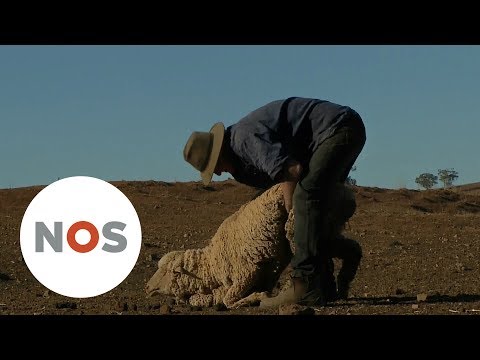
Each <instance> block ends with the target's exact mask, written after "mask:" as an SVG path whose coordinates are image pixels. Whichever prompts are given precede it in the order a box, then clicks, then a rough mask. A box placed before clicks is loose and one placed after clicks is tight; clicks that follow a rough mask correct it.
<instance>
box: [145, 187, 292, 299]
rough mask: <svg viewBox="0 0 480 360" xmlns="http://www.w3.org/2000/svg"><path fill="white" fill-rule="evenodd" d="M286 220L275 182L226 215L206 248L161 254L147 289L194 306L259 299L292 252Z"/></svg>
mask: <svg viewBox="0 0 480 360" xmlns="http://www.w3.org/2000/svg"><path fill="white" fill-rule="evenodd" d="M286 220H287V212H286V210H285V206H284V200H283V193H282V190H281V188H280V186H279V185H275V186H273V187H272V188H270V189H269V190H267V191H265V192H264V193H263V194H262V195H260V196H259V197H257V198H256V199H254V200H252V201H250V202H249V203H247V204H245V205H243V206H242V207H241V208H240V209H239V210H238V211H237V212H235V213H234V214H232V215H231V216H229V217H228V218H227V219H225V220H224V221H223V223H222V224H221V225H220V227H219V228H218V230H217V232H216V233H215V235H214V236H213V238H212V240H211V242H210V243H209V244H208V245H207V246H206V247H205V248H203V249H192V250H185V251H172V252H170V253H168V254H166V255H165V256H163V257H162V258H161V259H160V261H159V262H158V270H157V272H156V273H155V274H154V275H153V277H152V278H151V279H150V280H149V281H148V283H147V286H146V291H147V293H148V294H153V293H155V292H159V293H161V294H164V295H171V296H175V297H176V298H177V299H181V300H184V301H186V302H188V303H189V304H191V305H195V306H212V305H215V304H219V303H224V304H225V305H226V306H227V307H228V308H236V307H239V306H244V305H249V304H251V303H252V302H257V301H259V300H261V299H262V298H263V297H265V296H266V293H265V291H269V290H271V289H272V288H273V286H274V285H275V283H276V282H277V280H278V278H279V276H280V273H281V271H282V270H283V269H284V268H285V267H286V265H287V264H288V263H289V261H290V258H291V255H292V254H291V251H290V247H289V245H288V241H287V240H286V238H285V223H286Z"/></svg>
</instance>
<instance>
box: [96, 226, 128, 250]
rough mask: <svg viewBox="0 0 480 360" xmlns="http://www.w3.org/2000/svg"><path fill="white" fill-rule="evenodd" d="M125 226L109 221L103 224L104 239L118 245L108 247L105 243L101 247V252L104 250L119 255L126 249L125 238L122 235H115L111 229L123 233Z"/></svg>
mask: <svg viewBox="0 0 480 360" xmlns="http://www.w3.org/2000/svg"><path fill="white" fill-rule="evenodd" d="M126 226H127V224H124V223H122V222H120V221H110V222H108V223H106V224H105V226H104V227H103V229H102V234H103V236H104V237H105V238H106V239H109V240H112V241H116V242H117V243H118V245H110V244H107V243H105V244H104V245H103V247H102V250H105V251H107V252H110V253H119V252H122V251H123V250H125V249H126V247H127V238H126V237H125V236H123V235H122V234H117V233H114V232H112V229H119V230H120V231H123V229H125V227H126Z"/></svg>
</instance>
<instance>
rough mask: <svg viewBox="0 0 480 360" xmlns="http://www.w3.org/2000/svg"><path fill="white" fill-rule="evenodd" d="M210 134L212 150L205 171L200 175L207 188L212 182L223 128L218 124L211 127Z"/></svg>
mask: <svg viewBox="0 0 480 360" xmlns="http://www.w3.org/2000/svg"><path fill="white" fill-rule="evenodd" d="M210 133H211V134H212V135H213V143H212V150H211V151H210V157H209V158H208V163H207V166H206V167H205V169H204V170H203V171H202V172H201V173H200V174H201V176H202V181H203V185H205V186H207V185H208V184H210V182H211V181H212V177H213V172H214V171H215V167H216V166H217V161H218V157H219V155H220V151H221V150H222V144H223V136H224V134H225V126H224V125H223V123H221V122H219V123H216V124H215V125H213V126H212V128H211V129H210Z"/></svg>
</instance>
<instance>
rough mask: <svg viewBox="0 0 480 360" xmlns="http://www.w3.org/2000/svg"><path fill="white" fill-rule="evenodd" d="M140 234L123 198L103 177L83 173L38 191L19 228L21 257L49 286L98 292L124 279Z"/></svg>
mask: <svg viewBox="0 0 480 360" xmlns="http://www.w3.org/2000/svg"><path fill="white" fill-rule="evenodd" d="M87 220H88V221H87ZM141 239H142V231H141V226H140V220H139V219H138V215H137V213H136V211H135V208H134V207H133V205H132V203H131V202H130V201H129V200H128V198H127V197H126V196H125V195H124V194H123V193H122V192H121V191H120V190H119V189H117V188H116V187H115V186H113V185H111V184H109V183H108V182H105V181H103V180H100V179H96V178H92V177H86V176H75V177H70V178H66V179H62V180H59V181H56V182H54V183H52V184H50V185H49V186H47V187H46V188H44V189H43V190H42V191H40V192H39V193H38V194H37V196H35V198H34V199H33V200H32V202H31V203H30V204H29V206H28V208H27V210H26V211H25V215H24V217H23V220H22V225H21V228H20V246H21V250H22V254H23V258H24V259H25V263H26V264H27V266H28V268H29V269H30V271H31V272H32V274H33V276H35V278H36V279H37V280H38V281H39V282H41V283H42V284H43V285H44V286H46V287H47V288H49V289H50V290H52V291H55V292H57V293H59V294H61V295H65V296H70V297H77V298H84V297H91V296H97V295H100V294H103V293H105V292H107V291H110V290H112V289H113V288H115V287H116V286H117V285H119V284H120V283H121V282H122V281H123V280H125V278H126V277H127V276H128V275H129V274H130V272H131V271H132V269H133V267H134V266H135V263H136V261H137V259H138V255H139V253H140V247H141Z"/></svg>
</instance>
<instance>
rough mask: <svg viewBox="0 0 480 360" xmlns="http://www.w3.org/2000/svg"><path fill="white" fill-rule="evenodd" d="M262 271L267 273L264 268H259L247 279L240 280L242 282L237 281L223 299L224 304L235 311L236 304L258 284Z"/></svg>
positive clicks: (246, 277) (248, 275)
mask: <svg viewBox="0 0 480 360" xmlns="http://www.w3.org/2000/svg"><path fill="white" fill-rule="evenodd" d="M262 270H263V271H265V269H263V268H262V267H260V268H257V269H256V270H254V271H252V272H250V273H247V274H246V276H245V277H243V278H241V279H240V281H239V280H237V281H235V282H234V283H233V285H232V286H231V287H230V289H228V291H227V294H226V295H225V297H224V298H223V303H224V304H225V306H226V307H227V308H229V309H233V308H234V307H236V306H235V305H236V303H237V302H239V301H240V300H242V298H243V297H244V296H245V295H246V294H248V292H249V291H250V290H251V289H252V288H253V287H254V286H255V284H257V282H258V280H259V278H260V274H261V272H262Z"/></svg>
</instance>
